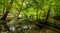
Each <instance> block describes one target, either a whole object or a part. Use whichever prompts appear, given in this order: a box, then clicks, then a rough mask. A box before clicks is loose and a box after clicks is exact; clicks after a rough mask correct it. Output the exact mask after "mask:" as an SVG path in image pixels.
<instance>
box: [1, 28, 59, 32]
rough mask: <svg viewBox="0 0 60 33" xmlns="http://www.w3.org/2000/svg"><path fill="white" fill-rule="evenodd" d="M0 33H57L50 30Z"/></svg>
mask: <svg viewBox="0 0 60 33" xmlns="http://www.w3.org/2000/svg"><path fill="white" fill-rule="evenodd" d="M1 33H58V32H56V31H53V30H50V29H42V30H22V31H14V32H1Z"/></svg>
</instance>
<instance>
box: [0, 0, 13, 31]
mask: <svg viewBox="0 0 60 33" xmlns="http://www.w3.org/2000/svg"><path fill="white" fill-rule="evenodd" d="M12 4H13V0H11V2H10V4H9V5H8V6H7V8H6V12H5V14H4V15H3V16H2V18H1V21H2V25H3V26H4V28H5V30H6V31H10V29H9V27H8V25H7V23H6V21H5V20H6V17H7V15H8V13H9V11H10V8H11V6H12Z"/></svg>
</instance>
